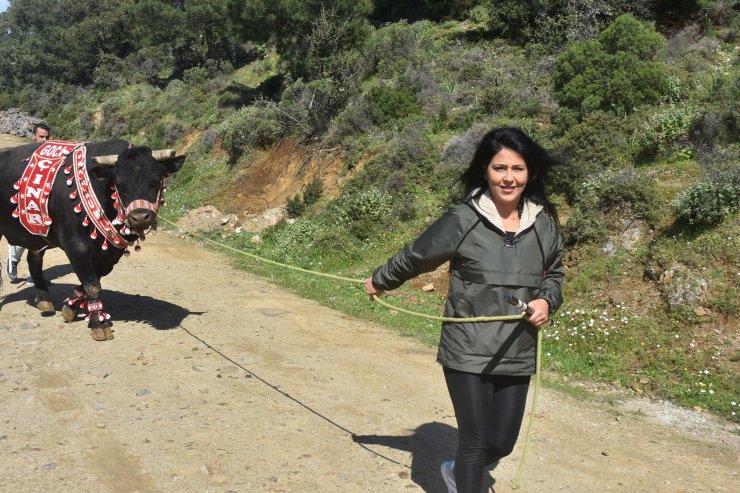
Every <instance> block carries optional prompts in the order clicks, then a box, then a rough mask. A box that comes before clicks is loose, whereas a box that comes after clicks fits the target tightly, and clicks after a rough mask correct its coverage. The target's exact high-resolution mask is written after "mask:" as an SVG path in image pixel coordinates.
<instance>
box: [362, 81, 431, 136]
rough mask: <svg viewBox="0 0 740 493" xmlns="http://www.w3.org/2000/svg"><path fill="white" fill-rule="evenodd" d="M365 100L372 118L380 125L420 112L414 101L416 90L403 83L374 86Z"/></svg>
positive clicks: (417, 104) (395, 121)
mask: <svg viewBox="0 0 740 493" xmlns="http://www.w3.org/2000/svg"><path fill="white" fill-rule="evenodd" d="M367 101H368V106H369V110H370V114H371V115H372V117H373V120H374V121H375V122H376V123H377V124H378V125H381V126H383V125H388V124H390V123H397V122H398V121H399V120H402V119H404V118H406V117H408V116H411V115H417V114H419V113H420V112H421V107H420V106H419V103H418V102H417V101H416V91H415V90H414V89H413V88H412V87H409V86H407V85H403V84H401V85H399V86H398V87H392V86H387V85H379V86H375V87H373V88H372V89H370V91H368V93H367Z"/></svg>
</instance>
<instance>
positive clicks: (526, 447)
mask: <svg viewBox="0 0 740 493" xmlns="http://www.w3.org/2000/svg"><path fill="white" fill-rule="evenodd" d="M159 219H160V220H162V221H164V222H166V223H167V224H169V225H170V226H172V227H173V228H176V229H178V230H180V231H183V232H185V233H186V234H188V235H190V236H192V237H193V238H197V239H199V240H201V241H205V242H207V243H211V244H212V245H216V246H218V247H220V248H224V249H226V250H230V251H232V252H235V253H238V254H240V255H245V256H247V257H250V258H252V259H254V260H258V261H260V262H265V263H268V264H271V265H275V266H277V267H282V268H285V269H290V270H294V271H298V272H303V273H304V274H310V275H314V276H319V277H326V278H328V279H334V280H336V281H345V282H351V283H359V284H363V283H364V282H365V281H364V280H362V279H352V278H350V277H343V276H337V275H334V274H326V273H324V272H318V271H313V270H309V269H303V268H301V267H296V266H294V265H289V264H284V263H281V262H276V261H275V260H270V259H267V258H264V257H260V256H259V255H255V254H253V253H249V252H246V251H244V250H239V249H238V248H234V247H231V246H229V245H226V244H224V243H220V242H218V241H214V240H212V239H210V238H206V237H205V236H202V235H198V234H195V233H191V232H190V231H187V230H185V229H183V228H181V227H180V226H178V225H177V224H175V223H173V222H172V221H170V220H168V219H166V218H164V217H162V216H161V215H160V216H159ZM372 299H373V301H375V302H377V303H380V304H381V305H383V306H385V307H386V308H389V309H391V310H396V311H398V312H401V313H406V314H407V315H412V316H414V317H420V318H425V319H428V320H437V321H440V322H456V323H468V322H491V321H502V320H521V319H523V318H524V315H523V314H520V315H497V316H490V317H468V318H452V317H440V316H435V315H427V314H425V313H419V312H415V311H412V310H406V309H405V308H399V307H397V306H393V305H391V304H389V303H386V302H385V301H382V300H381V299H380V298H378V297H377V296H373V297H372ZM541 353H542V331H540V330H538V331H537V355H536V362H535V376H534V391H533V393H532V406H531V407H530V411H529V412H530V415H529V423H528V424H527V432H526V434H525V437H524V450H523V451H522V458H521V460H520V461H519V467H518V468H517V471H516V474H515V475H514V479H513V480H512V481H511V487H512V488H513V489H515V490H516V489H519V488H520V487H521V482H522V481H521V479H522V474H523V472H524V463H525V462H526V459H527V455H528V454H529V443H530V436H531V434H532V428H533V424H534V413H535V409H536V407H537V398H538V396H539V393H540V387H541V385H542V384H541V381H540V369H541Z"/></svg>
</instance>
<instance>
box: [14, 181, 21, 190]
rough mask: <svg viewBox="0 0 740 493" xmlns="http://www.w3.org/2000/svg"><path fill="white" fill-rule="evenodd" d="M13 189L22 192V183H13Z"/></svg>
mask: <svg viewBox="0 0 740 493" xmlns="http://www.w3.org/2000/svg"><path fill="white" fill-rule="evenodd" d="M13 188H15V189H16V190H20V189H21V182H19V181H17V182H15V183H13Z"/></svg>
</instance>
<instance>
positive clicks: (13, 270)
mask: <svg viewBox="0 0 740 493" xmlns="http://www.w3.org/2000/svg"><path fill="white" fill-rule="evenodd" d="M7 271H8V277H9V278H10V280H11V281H15V280H16V279H18V262H13V261H12V260H10V257H8V264H7Z"/></svg>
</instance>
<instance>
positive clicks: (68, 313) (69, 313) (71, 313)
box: [62, 303, 77, 323]
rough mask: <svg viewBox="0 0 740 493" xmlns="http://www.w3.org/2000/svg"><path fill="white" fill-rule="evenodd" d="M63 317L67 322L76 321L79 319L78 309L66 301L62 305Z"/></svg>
mask: <svg viewBox="0 0 740 493" xmlns="http://www.w3.org/2000/svg"><path fill="white" fill-rule="evenodd" d="M62 318H63V319H64V321H65V322H67V323H70V322H74V321H75V320H77V310H75V309H74V308H72V307H70V306H69V305H68V304H66V303H65V304H64V305H63V306H62Z"/></svg>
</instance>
